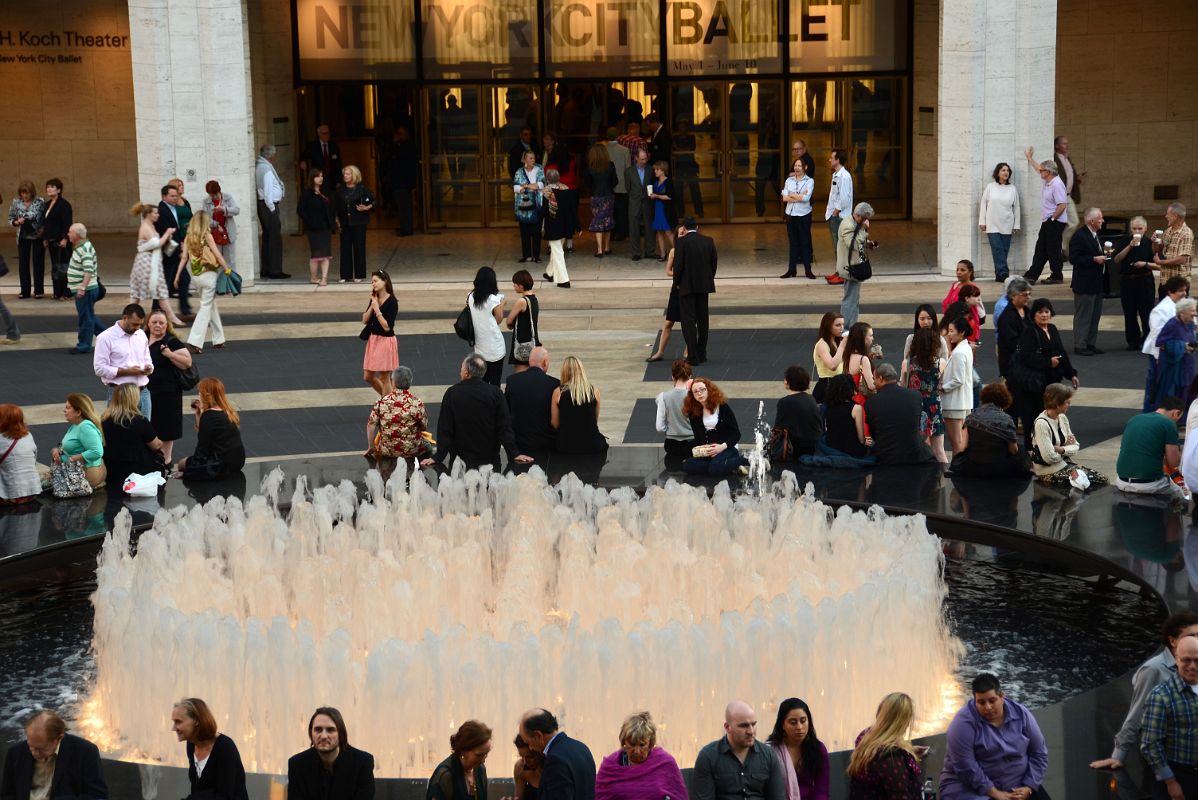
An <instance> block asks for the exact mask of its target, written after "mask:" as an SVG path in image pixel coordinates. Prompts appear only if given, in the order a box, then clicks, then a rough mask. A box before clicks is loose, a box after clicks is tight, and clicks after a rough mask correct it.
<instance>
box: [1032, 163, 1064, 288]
mask: <svg viewBox="0 0 1198 800" xmlns="http://www.w3.org/2000/svg"><path fill="white" fill-rule="evenodd" d="M1032 153H1033V150H1032V148H1030V147H1029V148H1028V149H1027V150H1026V151H1025V153H1024V155H1026V156H1027V163H1028V164H1030V165H1031V167H1032V169H1034V170H1036V171H1037V172H1039V173H1040V178H1041V179H1042V180H1043V181H1044V188H1043V189H1042V190H1041V191H1040V235H1039V236H1038V237H1036V252H1035V254H1034V255H1033V256H1032V265H1031V266H1030V267H1028V270H1027V272H1025V273H1023V277H1024V278H1026V279H1027V280H1028V282H1029V283H1031V284H1032V285H1033V286H1034V285H1035V284H1036V281H1038V280H1039V279H1040V273H1041V272H1043V271H1044V263H1045V262H1048V270H1049V272H1050V273H1051V274H1050V275H1049V277H1047V278H1045V279H1044V282H1045V283H1063V282H1064V280H1065V278H1064V276H1063V275H1062V274H1061V237H1063V236H1064V235H1065V228H1067V227H1069V213H1068V208H1069V193H1068V192H1066V191H1065V183H1064V182H1063V181H1062V180H1061V179H1060V177H1059V176H1058V175H1057V164H1056V162H1055V161H1043V162H1041V163H1039V164H1037V163H1036V161H1035V159H1034V158H1032Z"/></svg>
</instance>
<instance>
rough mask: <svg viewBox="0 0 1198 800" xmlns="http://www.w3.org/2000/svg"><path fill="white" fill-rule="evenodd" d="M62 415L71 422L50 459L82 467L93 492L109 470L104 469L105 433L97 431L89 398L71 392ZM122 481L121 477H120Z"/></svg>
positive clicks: (92, 406) (97, 426)
mask: <svg viewBox="0 0 1198 800" xmlns="http://www.w3.org/2000/svg"><path fill="white" fill-rule="evenodd" d="M62 415H63V416H64V417H65V418H66V420H67V422H69V423H70V427H68V428H67V432H66V434H65V435H64V436H63V437H62V442H60V443H59V445H58V447H55V448H54V449H53V450H51V451H50V460H51V461H52V462H53V463H55V464H58V463H61V461H62V460H63V459H64V458H69V459H70V460H71V461H78V462H79V463H81V464H83V472H84V474H85V475H86V476H87V482H88V483H89V484H91V487H92V488H93V489H99V488H100V487H101V486H103V485H104V480H105V478H106V477H107V475H108V470H107V469H106V468H105V467H104V434H103V433H101V432H100V416H99V415H98V414H97V413H96V407H95V406H94V405H92V399H91V398H90V397H88V396H87V395H85V394H80V393H78V392H74V393H72V394H68V395H67V402H66V404H65V405H63V407H62ZM122 480H123V478H122Z"/></svg>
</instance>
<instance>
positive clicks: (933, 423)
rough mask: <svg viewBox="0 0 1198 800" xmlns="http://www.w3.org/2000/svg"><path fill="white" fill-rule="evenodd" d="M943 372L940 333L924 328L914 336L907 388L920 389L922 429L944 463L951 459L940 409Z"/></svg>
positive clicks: (908, 366)
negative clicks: (946, 445) (948, 454)
mask: <svg viewBox="0 0 1198 800" xmlns="http://www.w3.org/2000/svg"><path fill="white" fill-rule="evenodd" d="M943 372H944V361H943V360H941V358H940V334H939V333H938V332H937V331H934V330H932V329H931V328H921V329H920V330H919V331H917V332H916V333H915V334H914V336H913V338H912V339H911V356H910V358H908V360H907V388H908V389H914V390H915V391H917V392H919V395H920V397H921V398H922V400H923V411H922V413H920V415H919V430H920V433H921V434H922V435H923V437H924V439H925V440H926V441H927V443H928V446H929V447H931V448H932V453H933V454H935V456H936V459H937V460H938V461H940V462H941V463H944V462H945V461H947V460H948V459H947V457H946V455H945V452H944V417H943V415H942V414H941V412H940V375H941V373H943Z"/></svg>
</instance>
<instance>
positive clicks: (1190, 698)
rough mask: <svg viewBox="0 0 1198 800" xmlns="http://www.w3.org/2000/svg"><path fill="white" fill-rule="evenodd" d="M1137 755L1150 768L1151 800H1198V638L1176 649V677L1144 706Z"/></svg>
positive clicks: (1157, 691) (1185, 639)
mask: <svg viewBox="0 0 1198 800" xmlns="http://www.w3.org/2000/svg"><path fill="white" fill-rule="evenodd" d="M1140 752H1141V753H1143V755H1144V760H1145V761H1147V762H1148V766H1149V767H1151V768H1152V774H1153V777H1155V778H1156V781H1157V782H1156V784H1155V785H1154V786H1153V787H1152V796H1153V798H1165V797H1168V798H1172V799H1173V800H1179V799H1180V798H1182V797H1198V638H1195V637H1193V636H1187V637H1185V638H1183V639H1182V640H1181V641H1180V642H1179V643H1178V645H1177V674H1176V675H1174V676H1172V677H1171V678H1169V679H1167V680H1166V681H1165V682H1164V683H1162V684H1160V685H1159V686H1157V687H1156V688H1155V689H1153V690H1152V692H1151V693H1150V694H1149V695H1148V702H1147V703H1146V704H1145V705H1144V722H1143V725H1142V727H1141V734H1140Z"/></svg>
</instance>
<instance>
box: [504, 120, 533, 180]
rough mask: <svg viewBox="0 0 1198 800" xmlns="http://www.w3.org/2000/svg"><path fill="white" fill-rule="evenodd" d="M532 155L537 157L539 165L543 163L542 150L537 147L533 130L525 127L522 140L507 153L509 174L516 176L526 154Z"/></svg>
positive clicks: (521, 131)
mask: <svg viewBox="0 0 1198 800" xmlns="http://www.w3.org/2000/svg"><path fill="white" fill-rule="evenodd" d="M525 153H532V154H534V155H535V156H536V157H537V163H538V164H539V163H541V148H539V147H537V143H536V142H535V141H534V140H533V136H532V128H530V127H528V126H527V125H525V126H524V127H523V128H521V129H520V138H519V139H517V140H516V143H515V144H514V145H512V149H511V150H508V151H507V174H508V175H509V176H512V175H515V174H516V172H517V171H518V170H519V169H520V165H521V164H523V163H524V154H525Z"/></svg>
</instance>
